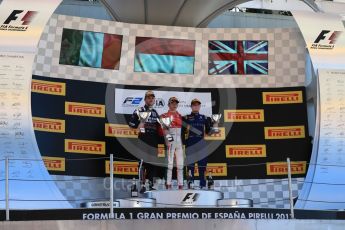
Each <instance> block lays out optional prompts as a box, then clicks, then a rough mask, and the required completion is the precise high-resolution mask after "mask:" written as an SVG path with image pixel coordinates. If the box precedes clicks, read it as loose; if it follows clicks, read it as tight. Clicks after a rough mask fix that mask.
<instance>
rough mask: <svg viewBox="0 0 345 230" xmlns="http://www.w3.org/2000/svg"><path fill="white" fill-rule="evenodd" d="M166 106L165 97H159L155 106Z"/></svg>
mask: <svg viewBox="0 0 345 230" xmlns="http://www.w3.org/2000/svg"><path fill="white" fill-rule="evenodd" d="M164 106H165V101H164V99H163V98H157V99H156V100H155V108H163V107H164Z"/></svg>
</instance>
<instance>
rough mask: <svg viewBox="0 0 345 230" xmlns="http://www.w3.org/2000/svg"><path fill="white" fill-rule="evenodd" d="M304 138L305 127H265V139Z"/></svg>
mask: <svg viewBox="0 0 345 230" xmlns="http://www.w3.org/2000/svg"><path fill="white" fill-rule="evenodd" d="M304 137H305V130H304V126H282V127H265V139H292V138H304Z"/></svg>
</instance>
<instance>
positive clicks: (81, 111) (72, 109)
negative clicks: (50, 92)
mask: <svg viewBox="0 0 345 230" xmlns="http://www.w3.org/2000/svg"><path fill="white" fill-rule="evenodd" d="M65 114H67V115H76V116H86V117H105V106H104V105H99V104H86V103H78V102H69V101H66V102H65Z"/></svg>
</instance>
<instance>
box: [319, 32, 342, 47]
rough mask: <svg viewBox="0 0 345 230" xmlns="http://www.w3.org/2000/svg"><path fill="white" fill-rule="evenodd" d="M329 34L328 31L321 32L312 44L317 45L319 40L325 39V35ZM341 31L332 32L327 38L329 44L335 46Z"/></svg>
mask: <svg viewBox="0 0 345 230" xmlns="http://www.w3.org/2000/svg"><path fill="white" fill-rule="evenodd" d="M329 32H331V31H330V30H322V31H321V33H320V34H319V36H317V38H316V39H315V41H314V43H319V42H320V41H321V40H325V39H326V37H327V36H326V35H327V34H328V33H329ZM341 33H342V31H334V32H333V33H332V34H331V36H330V37H329V38H328V40H329V44H335V43H336V42H337V40H338V38H339V36H340V34H341Z"/></svg>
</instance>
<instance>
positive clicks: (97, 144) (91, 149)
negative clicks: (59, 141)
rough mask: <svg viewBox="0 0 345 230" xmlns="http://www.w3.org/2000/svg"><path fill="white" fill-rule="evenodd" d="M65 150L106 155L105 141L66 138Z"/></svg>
mask: <svg viewBox="0 0 345 230" xmlns="http://www.w3.org/2000/svg"><path fill="white" fill-rule="evenodd" d="M65 152H68V153H85V154H98V155H105V142H103V141H88V140H73V139H65Z"/></svg>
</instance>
